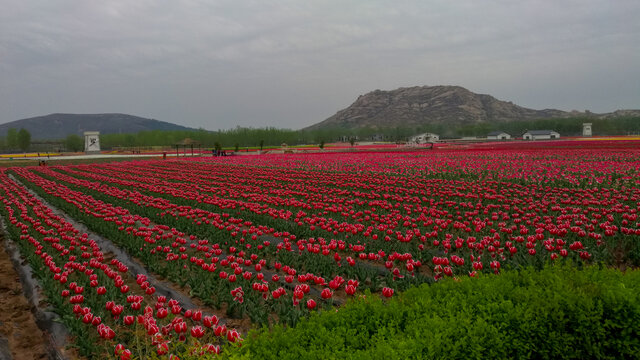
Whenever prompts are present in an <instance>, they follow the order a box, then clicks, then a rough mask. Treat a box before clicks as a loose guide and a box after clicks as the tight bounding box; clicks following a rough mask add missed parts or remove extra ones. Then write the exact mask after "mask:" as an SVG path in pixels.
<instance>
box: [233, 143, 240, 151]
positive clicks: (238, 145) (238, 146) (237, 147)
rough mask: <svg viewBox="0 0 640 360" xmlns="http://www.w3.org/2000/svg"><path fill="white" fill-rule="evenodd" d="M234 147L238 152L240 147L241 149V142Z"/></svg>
mask: <svg viewBox="0 0 640 360" xmlns="http://www.w3.org/2000/svg"><path fill="white" fill-rule="evenodd" d="M234 147H235V149H236V152H238V149H240V144H238V143H236V145H235V146H234Z"/></svg>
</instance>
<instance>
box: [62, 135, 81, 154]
mask: <svg viewBox="0 0 640 360" xmlns="http://www.w3.org/2000/svg"><path fill="white" fill-rule="evenodd" d="M64 146H65V147H66V148H67V150H69V151H73V152H78V151H82V149H83V148H84V141H83V140H82V138H81V137H80V136H78V135H76V134H72V135H69V136H67V138H66V139H65V140H64Z"/></svg>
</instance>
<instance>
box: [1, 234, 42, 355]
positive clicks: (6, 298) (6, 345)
mask: <svg viewBox="0 0 640 360" xmlns="http://www.w3.org/2000/svg"><path fill="white" fill-rule="evenodd" d="M46 344H47V341H46V339H45V337H44V335H43V333H42V331H40V329H39V328H38V325H36V320H35V318H34V316H33V314H32V313H31V309H30V306H29V302H28V301H27V298H25V296H24V294H23V292H22V285H21V283H20V277H19V276H18V274H17V273H16V271H15V270H14V268H13V264H12V263H11V259H10V258H9V255H8V254H7V252H6V250H5V240H4V235H3V234H2V233H1V232H0V359H4V358H7V357H8V359H46V358H47V357H48V355H47V346H46ZM9 356H10V357H9Z"/></svg>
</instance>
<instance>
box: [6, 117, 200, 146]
mask: <svg viewBox="0 0 640 360" xmlns="http://www.w3.org/2000/svg"><path fill="white" fill-rule="evenodd" d="M9 128H14V129H16V130H18V129H20V128H24V129H26V130H27V131H29V132H30V133H31V138H32V139H47V140H49V139H63V138H65V137H67V136H68V135H71V134H77V135H80V136H82V133H83V132H85V131H99V132H100V133H101V134H113V133H137V132H139V131H150V130H194V129H192V128H188V127H184V126H180V125H176V124H172V123H169V122H165V121H159V120H154V119H146V118H142V117H138V116H133V115H126V114H50V115H45V116H37V117H32V118H28V119H21V120H16V121H12V122H9V123H6V124H1V125H0V136H5V135H6V134H7V130H8V129H9Z"/></svg>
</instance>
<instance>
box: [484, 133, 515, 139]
mask: <svg viewBox="0 0 640 360" xmlns="http://www.w3.org/2000/svg"><path fill="white" fill-rule="evenodd" d="M509 139H511V135H509V134H507V133H506V132H504V131H492V132H490V133H488V134H487V140H509Z"/></svg>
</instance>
